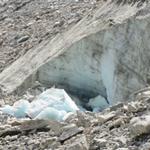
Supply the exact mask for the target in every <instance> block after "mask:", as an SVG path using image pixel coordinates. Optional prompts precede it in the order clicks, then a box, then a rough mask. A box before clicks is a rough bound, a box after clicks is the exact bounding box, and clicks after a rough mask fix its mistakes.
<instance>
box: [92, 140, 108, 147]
mask: <svg viewBox="0 0 150 150" xmlns="http://www.w3.org/2000/svg"><path fill="white" fill-rule="evenodd" d="M93 142H94V144H95V145H97V146H98V147H100V148H102V147H105V146H106V143H107V140H106V139H104V138H101V139H98V138H94V139H93Z"/></svg>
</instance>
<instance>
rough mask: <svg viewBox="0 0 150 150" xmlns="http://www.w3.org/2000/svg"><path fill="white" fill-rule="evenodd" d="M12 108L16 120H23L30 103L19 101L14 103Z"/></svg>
mask: <svg viewBox="0 0 150 150" xmlns="http://www.w3.org/2000/svg"><path fill="white" fill-rule="evenodd" d="M13 107H14V108H15V111H14V116H15V117H17V118H23V117H25V116H26V115H27V111H28V109H29V107H30V103H29V102H28V101H27V100H19V101H17V102H15V103H14V105H13Z"/></svg>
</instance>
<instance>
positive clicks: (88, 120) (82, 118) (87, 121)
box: [76, 111, 98, 127]
mask: <svg viewBox="0 0 150 150" xmlns="http://www.w3.org/2000/svg"><path fill="white" fill-rule="evenodd" d="M77 118H78V120H77V123H76V124H77V125H78V126H82V127H89V126H91V125H92V124H93V123H95V122H98V119H95V118H94V117H93V116H91V115H89V114H87V113H84V112H81V111H77Z"/></svg>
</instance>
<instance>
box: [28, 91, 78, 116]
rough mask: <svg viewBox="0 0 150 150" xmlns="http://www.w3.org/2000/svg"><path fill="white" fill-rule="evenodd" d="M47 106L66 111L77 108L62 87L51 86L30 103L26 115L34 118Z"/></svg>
mask: <svg viewBox="0 0 150 150" xmlns="http://www.w3.org/2000/svg"><path fill="white" fill-rule="evenodd" d="M47 107H51V108H55V109H56V110H58V111H66V112H75V111H77V110H79V108H78V107H77V105H76V104H75V102H74V101H73V100H72V99H71V98H70V97H69V96H68V95H67V93H66V92H65V91H64V90H63V89H55V88H51V89H48V90H46V91H44V92H43V93H41V94H40V95H39V97H38V98H37V100H35V101H33V102H32V103H31V105H30V108H29V110H28V115H29V116H30V117H31V118H34V117H36V116H37V115H38V114H39V113H40V112H41V111H42V110H44V109H45V108H47Z"/></svg>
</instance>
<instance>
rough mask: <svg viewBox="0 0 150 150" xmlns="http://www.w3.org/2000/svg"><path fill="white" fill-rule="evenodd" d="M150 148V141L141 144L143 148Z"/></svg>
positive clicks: (147, 149)
mask: <svg viewBox="0 0 150 150" xmlns="http://www.w3.org/2000/svg"><path fill="white" fill-rule="evenodd" d="M149 148H150V142H146V143H145V144H143V145H142V146H141V150H149Z"/></svg>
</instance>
